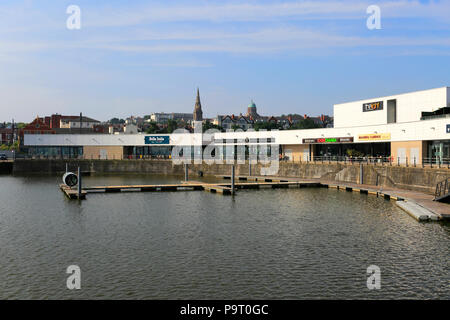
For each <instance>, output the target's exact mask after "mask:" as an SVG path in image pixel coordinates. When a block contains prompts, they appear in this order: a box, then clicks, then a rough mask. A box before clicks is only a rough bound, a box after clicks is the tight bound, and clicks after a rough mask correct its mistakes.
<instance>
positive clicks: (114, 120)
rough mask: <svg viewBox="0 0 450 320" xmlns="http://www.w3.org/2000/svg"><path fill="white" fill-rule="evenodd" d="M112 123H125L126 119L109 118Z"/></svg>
mask: <svg viewBox="0 0 450 320" xmlns="http://www.w3.org/2000/svg"><path fill="white" fill-rule="evenodd" d="M109 123H110V124H124V123H125V120H123V119H119V118H112V119H111V120H109Z"/></svg>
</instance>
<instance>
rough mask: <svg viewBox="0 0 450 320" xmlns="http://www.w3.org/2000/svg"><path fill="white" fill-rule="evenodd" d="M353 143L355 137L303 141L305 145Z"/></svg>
mask: <svg viewBox="0 0 450 320" xmlns="http://www.w3.org/2000/svg"><path fill="white" fill-rule="evenodd" d="M346 142H353V137H342V138H315V139H303V143H304V144H312V143H346Z"/></svg>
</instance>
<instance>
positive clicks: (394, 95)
mask: <svg viewBox="0 0 450 320" xmlns="http://www.w3.org/2000/svg"><path fill="white" fill-rule="evenodd" d="M444 88H445V89H448V88H450V87H447V86H444V87H438V88H432V89H425V90H416V91H409V92H404V93H399V94H392V95H389V96H379V97H374V98H367V99H359V100H353V101H346V102H341V103H336V104H334V105H333V106H339V105H342V104H347V103H353V102H362V101H366V100H376V99H383V98H391V97H397V96H402V95H406V94H413V93H418V92H424V91H432V90H439V89H444Z"/></svg>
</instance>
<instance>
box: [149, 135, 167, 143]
mask: <svg viewBox="0 0 450 320" xmlns="http://www.w3.org/2000/svg"><path fill="white" fill-rule="evenodd" d="M169 141H170V140H169V136H146V137H145V144H169Z"/></svg>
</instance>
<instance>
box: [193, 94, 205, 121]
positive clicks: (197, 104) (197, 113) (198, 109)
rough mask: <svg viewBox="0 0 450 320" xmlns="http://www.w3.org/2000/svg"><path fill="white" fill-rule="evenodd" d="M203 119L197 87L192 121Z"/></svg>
mask: <svg viewBox="0 0 450 320" xmlns="http://www.w3.org/2000/svg"><path fill="white" fill-rule="evenodd" d="M202 120H203V111H202V104H201V102H200V89H199V88H198V87H197V98H196V99H195V107H194V121H202Z"/></svg>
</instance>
